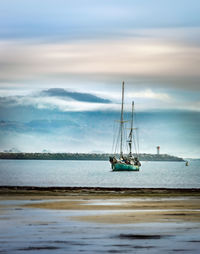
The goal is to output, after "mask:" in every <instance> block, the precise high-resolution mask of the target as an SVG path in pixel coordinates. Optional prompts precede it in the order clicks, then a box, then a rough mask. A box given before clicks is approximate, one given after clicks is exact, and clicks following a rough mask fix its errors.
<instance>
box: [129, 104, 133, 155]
mask: <svg viewBox="0 0 200 254" xmlns="http://www.w3.org/2000/svg"><path fill="white" fill-rule="evenodd" d="M133 112H134V101H132V114H131V128H130V133H129V140H128V144H129V156H130V157H132V144H133Z"/></svg>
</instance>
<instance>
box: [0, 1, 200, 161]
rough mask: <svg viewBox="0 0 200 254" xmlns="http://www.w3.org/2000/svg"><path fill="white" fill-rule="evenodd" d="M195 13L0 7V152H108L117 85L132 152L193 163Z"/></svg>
mask: <svg viewBox="0 0 200 254" xmlns="http://www.w3.org/2000/svg"><path fill="white" fill-rule="evenodd" d="M199 12H200V3H199V1H198V0H191V1H188V0H168V1H164V0H148V1H146V0H101V1H97V0H73V1H72V0H44V1H40V0H29V1H27V0H15V1H13V0H2V1H0V13H1V15H0V139H1V142H0V150H1V151H3V150H9V149H10V148H12V147H14V148H16V149H18V150H20V151H38V152H40V151H42V150H43V149H47V150H49V151H52V152H76V151H77V152H91V151H102V152H111V150H112V139H113V128H114V127H113V125H114V124H113V122H114V120H116V119H118V118H119V109H120V89H121V82H122V81H123V80H124V81H125V84H126V86H125V96H126V106H125V108H126V111H127V112H129V111H130V106H129V105H130V103H131V101H132V100H134V101H135V105H136V112H137V125H138V127H139V135H140V152H147V153H148V152H150V153H154V152H155V147H156V146H157V145H160V146H161V152H162V153H168V154H174V155H178V156H181V157H199V154H200V147H199V144H200V135H199V129H200V121H199V120H200V92H199V89H200V69H199V65H200V15H199ZM127 117H128V113H127Z"/></svg>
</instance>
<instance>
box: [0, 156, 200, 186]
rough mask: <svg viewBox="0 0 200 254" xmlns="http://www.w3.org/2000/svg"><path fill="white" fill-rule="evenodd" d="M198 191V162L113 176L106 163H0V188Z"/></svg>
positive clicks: (152, 166)
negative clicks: (130, 188)
mask: <svg viewBox="0 0 200 254" xmlns="http://www.w3.org/2000/svg"><path fill="white" fill-rule="evenodd" d="M4 185H9V186H13V185H14V186H16V185H18V186H89V187H97V186H98V187H133V188H134V187H144V188H145V187H146V188H147V187H153V188H154V187H168V188H200V161H190V163H189V166H188V167H186V166H185V163H184V162H142V167H141V170H140V171H139V172H112V171H111V168H110V165H109V162H106V161H53V160H49V161H45V160H44V161H42V160H41V161H40V160H0V186H4Z"/></svg>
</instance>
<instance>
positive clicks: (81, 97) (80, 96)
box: [41, 88, 111, 103]
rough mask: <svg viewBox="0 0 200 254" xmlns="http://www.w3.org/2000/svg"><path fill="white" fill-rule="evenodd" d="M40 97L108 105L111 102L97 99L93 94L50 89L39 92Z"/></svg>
mask: <svg viewBox="0 0 200 254" xmlns="http://www.w3.org/2000/svg"><path fill="white" fill-rule="evenodd" d="M41 95H46V96H50V97H51V96H52V97H61V98H65V97H67V98H72V99H73V100H76V101H84V102H92V103H93V102H96V103H110V102H111V101H110V100H108V99H103V98H100V97H97V96H95V95H93V94H89V93H78V92H71V91H67V90H65V89H62V88H51V89H48V90H44V91H42V92H41Z"/></svg>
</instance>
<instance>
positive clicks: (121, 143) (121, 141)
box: [120, 81, 124, 157]
mask: <svg viewBox="0 0 200 254" xmlns="http://www.w3.org/2000/svg"><path fill="white" fill-rule="evenodd" d="M123 124H124V81H123V82H122V107H121V121H120V133H121V139H120V157H122V156H123Z"/></svg>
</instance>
